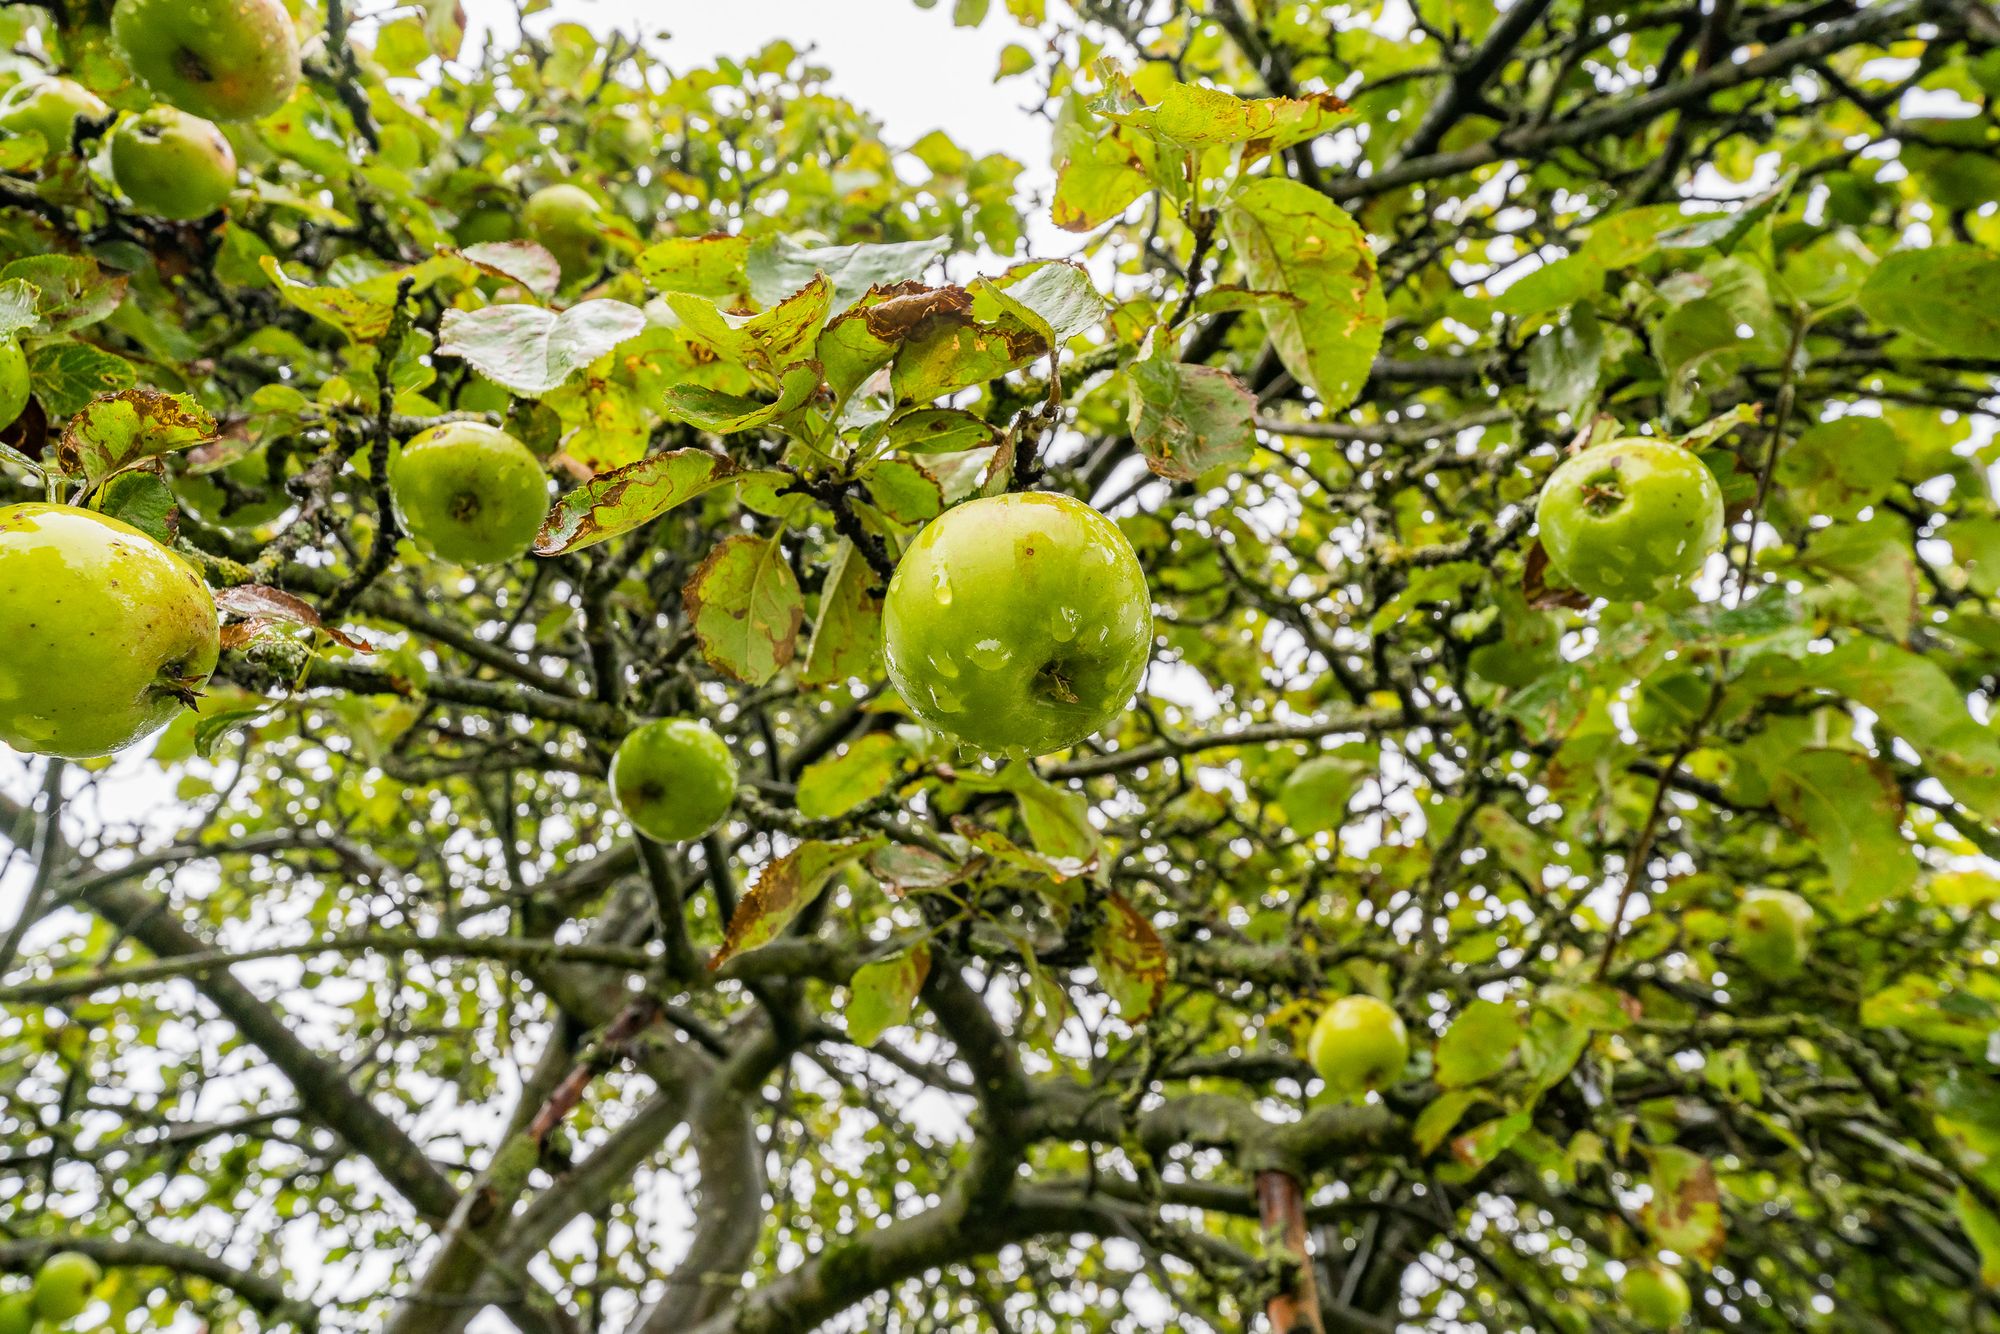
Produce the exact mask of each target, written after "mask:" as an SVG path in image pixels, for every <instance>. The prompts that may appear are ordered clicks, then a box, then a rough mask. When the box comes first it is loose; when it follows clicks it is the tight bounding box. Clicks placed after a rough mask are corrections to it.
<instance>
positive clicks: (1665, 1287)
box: [1618, 1264, 1694, 1329]
mask: <svg viewBox="0 0 2000 1334" xmlns="http://www.w3.org/2000/svg"><path fill="white" fill-rule="evenodd" d="M1618 1298H1619V1300H1620V1301H1622V1302H1624V1303H1625V1309H1626V1311H1627V1312H1628V1313H1630V1315H1631V1317H1632V1319H1633V1320H1634V1321H1635V1322H1637V1323H1638V1324H1641V1325H1644V1326H1646V1327H1647V1328H1648V1329H1678V1328H1680V1326H1681V1322H1683V1321H1685V1320H1686V1319H1687V1315H1688V1308H1689V1307H1691V1306H1692V1305H1693V1304H1694V1302H1693V1297H1692V1296H1691V1295H1690V1294H1689V1292H1688V1285H1687V1280H1686V1279H1684V1278H1682V1277H1681V1276H1680V1275H1679V1274H1677V1273H1675V1272H1674V1271H1673V1270H1671V1269H1669V1268H1667V1267H1666V1266H1665V1265H1661V1264H1643V1265H1633V1266H1632V1267H1631V1268H1629V1269H1627V1270H1626V1271H1625V1277H1624V1279H1623V1280H1622V1281H1621V1282H1620V1283H1619V1285H1618Z"/></svg>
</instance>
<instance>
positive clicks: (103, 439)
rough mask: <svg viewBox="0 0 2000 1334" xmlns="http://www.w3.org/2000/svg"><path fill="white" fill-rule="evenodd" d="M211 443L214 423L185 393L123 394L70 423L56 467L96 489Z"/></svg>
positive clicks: (95, 403) (103, 398) (96, 401)
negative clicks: (134, 466)
mask: <svg viewBox="0 0 2000 1334" xmlns="http://www.w3.org/2000/svg"><path fill="white" fill-rule="evenodd" d="M213 439H215V418H213V417H211V416H209V415H208V413H207V412H206V411H205V410H204V409H203V408H202V407H201V405H200V404H198V403H196V402H195V401H194V400H193V399H191V398H189V397H188V396H187V395H186V394H162V393H160V392H158V391H157V390H153V389H121V390H119V391H118V392H117V393H115V394H100V395H98V396H97V397H96V398H93V399H91V400H90V402H88V403H86V404H84V406H83V410H82V411H81V412H78V413H77V414H76V415H75V416H74V417H72V418H70V421H69V425H68V427H66V428H65V429H64V431H63V433H62V439H60V440H58V441H57V442H56V468H57V470H58V471H60V472H61V473H62V474H63V475H64V476H66V477H80V478H82V479H83V480H84V481H86V482H89V483H91V484H93V485H94V484H96V483H97V482H100V481H102V480H103V479H104V478H106V477H109V476H110V475H111V474H112V473H114V472H117V471H118V470H119V469H120V468H123V467H125V466H126V465H127V464H130V463H135V462H137V461H138V460H140V459H145V458H154V457H157V456H158V455H161V454H171V453H174V452H176V451H177V450H183V449H191V448H193V447H194V446H196V445H199V444H204V443H206V442H208V441H210V440H213Z"/></svg>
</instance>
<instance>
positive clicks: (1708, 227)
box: [1657, 167, 1799, 255]
mask: <svg viewBox="0 0 2000 1334" xmlns="http://www.w3.org/2000/svg"><path fill="white" fill-rule="evenodd" d="M1798 179H1799V172H1798V168H1796V167H1793V168H1792V169H1790V170H1789V171H1787V172H1786V173H1785V174H1784V175H1783V176H1781V177H1779V178H1778V180H1777V182H1776V183H1775V184H1774V185H1772V186H1771V188H1770V189H1768V190H1765V191H1763V192H1762V193H1760V194H1758V195H1756V196H1754V197H1752V198H1750V199H1746V200H1744V201H1743V203H1742V205H1741V206H1740V207H1738V208H1737V209H1736V210H1735V211H1734V212H1731V213H1725V214H1722V215H1720V216H1712V217H1700V218H1693V219H1690V220H1689V221H1687V222H1684V223H1682V224H1681V225H1679V226H1678V227H1669V228H1667V229H1665V230H1664V231H1662V232H1661V233H1660V234H1659V236H1658V238H1657V240H1658V243H1659V247H1660V249H1662V250H1700V249H1704V248H1706V247H1708V246H1714V247H1715V248H1716V249H1717V250H1720V251H1721V252H1722V253H1723V254H1725V255H1726V254H1728V253H1729V252H1730V251H1732V250H1734V249H1735V248H1736V245H1737V243H1738V242H1739V241H1741V240H1742V239H1743V238H1744V237H1745V236H1747V235H1749V234H1750V229H1751V228H1753V227H1755V226H1756V225H1757V224H1758V223H1760V222H1762V221H1763V220H1764V219H1765V218H1768V217H1769V216H1771V213H1772V211H1773V210H1774V209H1776V208H1777V207H1778V205H1780V204H1782V203H1784V202H1785V199H1786V197H1787V196H1789V195H1790V194H1791V193H1792V187H1793V186H1794V185H1796V184H1798Z"/></svg>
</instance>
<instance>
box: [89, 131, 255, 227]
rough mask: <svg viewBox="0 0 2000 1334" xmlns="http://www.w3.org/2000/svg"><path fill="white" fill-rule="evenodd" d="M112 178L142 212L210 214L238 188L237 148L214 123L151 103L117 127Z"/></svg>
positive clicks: (182, 216)
mask: <svg viewBox="0 0 2000 1334" xmlns="http://www.w3.org/2000/svg"><path fill="white" fill-rule="evenodd" d="M111 179H112V180H114V181H116V182H118V188H119V189H120V190H122V191H124V192H125V197H126V198H127V199H129V200H131V201H132V204H133V207H135V208H137V209H138V210H139V211H140V212H141V213H150V214H152V215H153V216H155V217H159V218H174V219H178V220H182V221H185V220H187V219H190V218H205V217H207V216H208V215H209V214H211V213H213V212H215V210H217V209H219V208H221V207H222V206H223V204H225V203H226V202H228V199H229V192H230V191H231V190H233V189H235V188H236V151H235V150H234V149H232V148H231V147H230V146H229V140H227V139H225V138H224V137H223V135H222V131H221V130H219V129H217V128H216V127H215V124H214V122H212V121H206V120H203V119H202V118H201V117H199V116H190V115H189V114H188V113H187V112H185V111H179V110H176V109H175V108H173V107H168V106H156V107H149V108H147V109H146V110H145V111H143V112H141V113H140V114H139V115H136V116H128V117H126V118H125V119H123V120H121V121H119V122H118V125H117V127H116V128H115V129H113V130H112V131H111Z"/></svg>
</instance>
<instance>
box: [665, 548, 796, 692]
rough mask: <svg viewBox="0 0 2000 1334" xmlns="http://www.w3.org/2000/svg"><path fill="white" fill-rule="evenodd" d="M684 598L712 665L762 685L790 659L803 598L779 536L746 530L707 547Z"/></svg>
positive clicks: (788, 662)
mask: <svg viewBox="0 0 2000 1334" xmlns="http://www.w3.org/2000/svg"><path fill="white" fill-rule="evenodd" d="M681 597H682V602H683V603H684V604H685V606H686V610H687V617H688V621H689V622H690V623H691V624H692V625H693V626H694V633H695V638H696V639H697V640H699V641H700V643H701V650H702V653H703V655H704V656H706V657H707V658H708V660H709V662H710V663H711V664H713V665H714V666H716V667H719V668H721V669H722V670H723V671H725V672H728V673H729V674H730V675H731V676H733V677H735V678H736V679H737V680H739V681H742V682H744V683H745V684H747V685H753V686H760V685H763V684H764V683H765V682H766V681H769V680H770V679H771V678H772V677H774V676H776V675H777V674H778V673H779V671H781V670H782V669H784V668H785V667H787V666H789V665H790V664H791V661H792V656H793V654H794V653H796V652H797V649H798V636H799V624H800V622H801V621H802V620H803V619H804V617H805V599H804V598H803V597H802V596H801V595H800V593H799V583H798V580H797V578H796V577H794V576H793V574H792V567H791V565H790V564H788V563H787V562H786V560H785V554H784V551H783V549H782V548H781V547H780V546H779V544H778V543H777V542H776V541H774V540H772V539H770V538H763V537H751V536H749V535H748V534H742V533H739V534H737V535H736V536H735V537H731V538H727V539H725V540H724V541H723V542H721V543H720V544H719V545H718V546H717V547H716V548H715V550H713V551H711V552H709V554H708V559H707V560H705V561H703V562H702V563H701V568H700V569H698V570H696V571H695V573H694V577H693V578H692V579H690V580H688V583H687V587H686V588H685V589H684V590H682V595H681Z"/></svg>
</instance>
